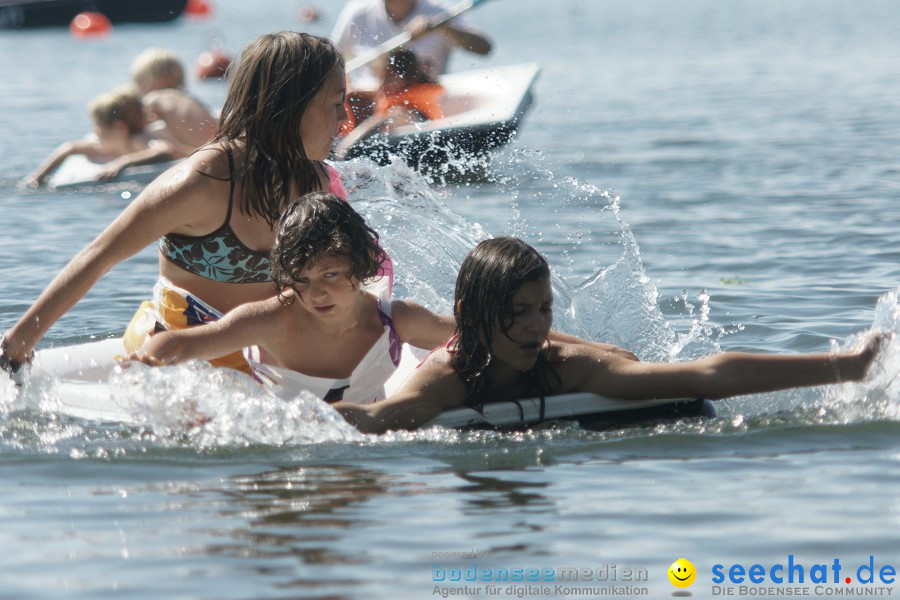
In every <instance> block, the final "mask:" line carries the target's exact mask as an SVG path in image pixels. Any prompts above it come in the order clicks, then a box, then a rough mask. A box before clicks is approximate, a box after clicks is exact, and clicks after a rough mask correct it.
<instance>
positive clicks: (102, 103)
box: [25, 88, 175, 186]
mask: <svg viewBox="0 0 900 600" xmlns="http://www.w3.org/2000/svg"><path fill="white" fill-rule="evenodd" d="M88 112H89V114H90V116H91V120H92V121H93V122H94V132H93V133H92V134H90V135H88V136H86V137H84V138H82V139H80V140H74V141H71V142H65V143H64V144H61V145H60V146H59V147H57V148H56V149H55V150H54V151H53V152H52V153H51V154H50V155H49V156H48V157H47V158H46V159H45V160H44V162H42V163H41V165H40V166H39V167H38V168H37V169H36V170H35V171H34V172H33V173H31V174H30V175H28V176H27V177H26V178H25V184H27V185H33V186H39V185H41V184H43V183H44V181H45V180H46V179H47V177H48V176H49V175H50V174H51V173H52V172H53V171H55V170H56V169H57V167H59V165H61V164H62V162H63V161H64V160H65V159H66V158H68V157H69V156H72V155H76V154H81V155H84V156H85V157H86V158H87V159H88V160H90V161H91V162H94V163H103V165H104V166H103V168H102V170H100V171H99V172H98V173H97V175H96V179H97V180H105V179H112V178H114V177H116V176H117V175H118V174H119V172H120V171H121V170H122V169H124V168H125V167H128V166H132V165H140V164H148V163H154V162H161V161H164V160H168V159H170V158H172V157H173V154H174V152H175V151H174V149H173V147H172V145H171V144H169V143H168V142H166V141H164V140H159V139H156V138H154V137H152V136H150V135H148V134H147V133H146V131H145V127H146V124H147V121H146V118H145V117H144V111H143V108H142V106H141V100H140V98H138V97H137V95H135V94H134V92H133V91H131V90H130V89H129V88H121V89H118V90H113V91H111V92H106V93H103V94H100V95H99V96H97V97H95V98H94V99H93V100H91V102H90V103H89V104H88Z"/></svg>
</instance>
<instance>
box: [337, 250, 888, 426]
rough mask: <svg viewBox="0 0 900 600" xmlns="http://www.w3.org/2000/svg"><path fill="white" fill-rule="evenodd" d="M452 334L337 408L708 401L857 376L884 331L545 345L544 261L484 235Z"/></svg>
mask: <svg viewBox="0 0 900 600" xmlns="http://www.w3.org/2000/svg"><path fill="white" fill-rule="evenodd" d="M454 316H455V318H456V333H455V334H454V336H453V337H452V338H450V341H449V342H447V344H446V345H445V346H444V347H442V348H439V349H438V350H436V351H434V352H433V353H432V354H431V355H430V356H429V357H428V358H427V359H426V360H425V361H424V362H423V363H422V364H421V365H420V366H419V368H418V369H417V370H416V372H415V373H413V375H412V376H411V377H410V378H409V379H408V380H407V381H406V383H405V384H404V385H403V386H402V387H401V389H400V390H398V391H397V393H396V394H394V395H393V396H392V397H390V398H388V399H387V400H385V401H384V402H379V403H377V404H374V405H371V406H358V405H353V404H349V403H344V402H342V403H338V404H336V405H335V408H336V409H337V410H338V411H339V412H340V413H341V414H342V415H343V416H344V418H345V419H347V421H349V422H350V423H352V424H353V425H355V426H356V427H357V428H359V429H360V430H361V431H363V432H367V433H380V432H384V431H387V430H397V429H415V428H416V427H418V426H420V425H422V424H423V423H426V422H428V421H429V420H431V419H433V418H434V417H436V416H437V415H439V414H440V413H441V412H442V411H444V410H447V409H452V408H458V407H463V406H470V407H474V408H476V409H478V408H480V407H483V406H484V404H485V403H488V402H493V401H503V400H514V399H518V398H525V397H550V398H547V402H552V401H553V398H552V397H551V396H553V395H556V394H565V393H571V392H590V393H594V394H599V395H602V396H607V397H611V398H620V399H624V400H639V399H650V398H709V399H721V398H725V397H728V396H735V395H743V394H756V393H762V392H772V391H776V390H783V389H787V388H794V387H802V386H817V385H823V384H831V383H841V382H845V381H858V380H860V379H862V378H863V376H864V375H865V374H866V371H867V369H868V368H869V365H870V364H871V363H872V360H873V359H874V357H875V355H876V353H877V352H878V349H879V347H880V344H881V342H882V340H883V337H882V336H873V337H871V338H870V339H869V340H868V341H867V343H866V344H865V346H864V347H863V348H862V349H861V350H859V351H856V352H847V353H836V354H806V355H792V356H788V355H763V354H749V353H738V352H725V353H722V354H717V355H714V356H708V357H706V358H703V359H700V360H695V361H690V362H681V363H646V362H638V361H634V360H626V359H623V358H622V357H621V356H618V355H616V354H614V353H609V352H605V351H603V350H601V349H598V348H593V347H590V346H587V345H584V344H578V343H575V344H572V343H565V342H562V343H560V342H552V343H551V341H550V340H548V335H547V334H548V332H549V331H550V327H551V324H552V322H553V292H552V289H551V287H550V267H549V266H548V264H547V261H546V260H545V259H544V257H543V256H541V255H540V254H538V252H537V251H536V250H534V248H532V247H531V246H529V245H528V244H526V243H525V242H523V241H521V240H519V239H516V238H510V237H504V238H497V239H492V240H487V241H484V242H482V243H480V244H478V246H476V247H475V249H474V250H473V251H472V252H471V253H470V254H469V255H468V257H467V258H466V259H465V261H464V262H463V265H462V267H461V268H460V271H459V276H458V278H457V281H456V293H455V302H454Z"/></svg>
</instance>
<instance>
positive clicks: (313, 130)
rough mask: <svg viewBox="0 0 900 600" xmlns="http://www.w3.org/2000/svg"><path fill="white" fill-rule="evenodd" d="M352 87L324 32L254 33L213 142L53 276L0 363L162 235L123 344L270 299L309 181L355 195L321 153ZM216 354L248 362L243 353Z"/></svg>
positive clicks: (21, 353) (8, 363) (12, 359)
mask: <svg viewBox="0 0 900 600" xmlns="http://www.w3.org/2000/svg"><path fill="white" fill-rule="evenodd" d="M344 95H345V88H344V68H343V60H342V58H341V55H340V53H339V52H338V51H337V50H336V49H335V47H334V45H332V43H331V42H330V41H328V40H327V39H325V38H320V37H315V36H311V35H307V34H305V33H295V32H290V31H284V32H280V33H272V34H266V35H262V36H260V37H258V38H256V39H255V40H253V41H251V42H250V43H249V44H248V45H247V47H246V48H245V49H244V51H243V53H242V55H241V58H240V61H239V63H238V66H237V68H236V69H235V70H234V72H233V74H232V76H231V84H230V87H229V90H228V94H227V97H226V99H225V103H224V106H223V107H222V111H221V118H220V121H219V128H218V132H217V133H216V135H215V137H214V138H213V139H212V141H211V142H210V143H208V144H206V145H205V146H203V147H202V148H200V149H199V150H197V151H196V152H195V153H194V154H192V155H191V156H189V157H187V158H186V159H185V160H184V161H183V162H181V163H180V164H179V165H177V166H175V167H173V168H171V169H169V170H168V171H167V172H166V173H164V174H163V175H161V176H160V177H159V178H157V179H156V180H155V181H154V182H153V183H151V184H150V185H148V186H147V187H146V189H145V190H144V191H143V192H142V193H141V194H140V195H139V196H138V197H137V198H136V199H135V200H134V201H133V202H132V203H131V204H130V205H129V206H128V207H127V208H126V209H125V210H124V211H122V213H121V214H120V215H119V216H118V217H117V218H116V219H115V220H114V221H113V222H112V224H110V225H109V226H108V227H107V228H106V229H105V230H104V231H103V232H102V233H101V234H100V235H99V236H98V237H97V238H96V239H95V240H94V241H93V242H91V243H90V244H88V246H87V247H86V248H84V249H83V250H82V251H81V252H79V253H78V255H76V256H75V257H74V258H73V259H72V260H71V261H70V262H69V264H68V265H66V267H65V268H64V269H63V270H62V271H61V272H60V273H59V275H57V276H56V277H55V278H54V279H53V281H51V282H50V284H49V285H48V286H47V288H46V289H45V290H44V292H43V293H42V294H41V295H40V297H39V298H38V299H37V301H36V302H35V303H34V304H33V305H32V306H31V307H30V308H29V309H28V310H27V311H26V312H25V314H24V316H22V317H21V318H20V319H19V321H18V322H17V323H16V324H15V325H14V326H13V327H12V328H11V329H10V330H9V332H8V333H7V334H6V335H5V336H4V337H3V338H2V339H0V367H2V368H3V369H4V370H6V371H8V372H10V373H14V372H17V371H19V369H21V367H22V365H23V364H24V363H26V362H27V361H28V360H29V359H30V357H31V356H32V353H33V349H34V347H35V345H36V344H37V343H38V341H39V340H40V339H41V337H42V336H43V335H44V334H45V333H46V332H47V330H48V329H49V328H50V327H51V326H52V325H53V324H54V323H55V322H56V321H57V320H58V319H59V318H60V317H61V316H62V315H63V314H65V313H66V312H67V311H68V310H69V309H70V308H72V306H74V305H75V304H76V303H77V302H78V301H79V300H80V299H81V298H82V297H83V296H84V295H85V294H87V292H88V291H89V290H90V289H91V288H92V287H93V285H94V284H95V283H96V282H97V280H98V279H100V278H101V277H102V276H103V275H104V274H106V272H107V271H109V270H110V269H111V268H112V267H114V266H115V265H117V264H118V263H120V262H122V261H123V260H125V259H127V258H129V257H131V256H132V255H134V254H136V253H137V252H138V251H140V250H141V249H143V248H145V247H146V246H148V245H149V244H151V243H154V242H156V243H158V244H159V249H160V258H159V274H160V279H159V282H158V283H157V286H156V289H155V290H154V300H153V301H152V302H146V303H145V304H144V305H143V306H142V307H141V309H140V310H139V311H138V314H137V315H136V316H135V319H134V320H133V321H132V324H131V325H130V326H129V328H128V332H127V334H126V336H125V340H124V341H125V345H126V350H129V351H131V350H134V349H136V348H137V347H138V346H139V345H140V344H141V343H142V342H143V340H144V339H145V337H146V335H147V334H148V333H149V332H151V331H154V330H160V329H170V328H182V327H188V326H191V325H197V324H203V323H208V322H211V321H214V320H216V319H218V318H220V317H221V316H222V315H223V314H224V313H226V312H228V311H230V310H231V309H233V308H234V307H236V306H239V305H241V304H244V303H246V302H252V301H256V300H262V299H265V298H269V297H270V296H271V295H272V276H271V273H270V266H269V251H270V250H271V248H272V244H273V243H274V241H275V226H276V223H277V222H278V219H279V217H280V216H281V214H282V212H283V211H284V209H285V208H286V207H287V205H288V204H290V203H291V201H293V200H294V199H296V198H298V197H299V196H301V195H303V194H305V193H307V192H312V191H324V190H329V191H331V192H334V193H336V194H337V195H339V196H341V197H345V196H346V194H345V193H344V190H343V186H342V185H341V183H340V179H339V177H338V175H337V173H336V172H335V171H334V170H333V169H332V168H330V167H328V166H327V165H326V164H325V163H324V162H323V161H324V160H325V159H326V158H327V157H328V155H329V152H330V151H331V146H332V142H333V139H334V137H335V135H336V134H337V129H338V126H339V125H340V123H341V122H342V121H343V120H344V119H345V118H346V112H345V110H344ZM383 269H384V270H385V271H386V272H389V271H390V263H389V262H386V263H385V265H383ZM386 274H388V275H389V273H386ZM218 364H222V365H226V366H234V367H236V368H242V369H244V370H246V369H247V365H246V362H245V361H244V360H243V358H242V357H241V356H240V355H237V356H234V355H233V356H231V357H228V358H226V359H225V360H223V361H222V362H220V363H218Z"/></svg>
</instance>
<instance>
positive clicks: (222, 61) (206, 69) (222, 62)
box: [197, 50, 231, 79]
mask: <svg viewBox="0 0 900 600" xmlns="http://www.w3.org/2000/svg"><path fill="white" fill-rule="evenodd" d="M229 66H231V59H230V58H228V56H226V55H225V54H224V53H223V52H221V51H219V50H207V51H206V52H204V53H203V54H201V55H200V57H199V58H198V59H197V77H199V78H200V79H222V78H224V77H225V75H226V74H227V73H228V67H229Z"/></svg>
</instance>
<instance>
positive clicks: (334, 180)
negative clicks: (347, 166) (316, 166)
mask: <svg viewBox="0 0 900 600" xmlns="http://www.w3.org/2000/svg"><path fill="white" fill-rule="evenodd" d="M326 166H327V167H328V193H330V194H334V195H335V196H337V197H338V198H343V199H344V200H346V199H347V190H345V189H344V182H343V181H342V180H341V174H340V173H338V172H337V169H335V168H334V167H332V166H331V165H326Z"/></svg>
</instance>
